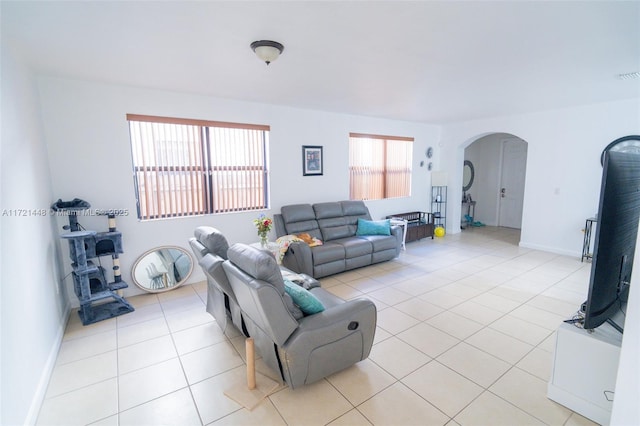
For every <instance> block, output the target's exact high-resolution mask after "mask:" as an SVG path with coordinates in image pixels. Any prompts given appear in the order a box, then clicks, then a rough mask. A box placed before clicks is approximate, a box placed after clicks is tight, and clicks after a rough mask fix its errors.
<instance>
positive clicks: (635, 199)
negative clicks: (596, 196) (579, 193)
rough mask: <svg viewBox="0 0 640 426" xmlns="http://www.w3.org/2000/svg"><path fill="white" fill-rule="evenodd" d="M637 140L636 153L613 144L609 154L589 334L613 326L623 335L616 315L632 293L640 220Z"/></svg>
mask: <svg viewBox="0 0 640 426" xmlns="http://www.w3.org/2000/svg"><path fill="white" fill-rule="evenodd" d="M627 138H629V137H626V138H621V139H625V141H626V145H627V146H628V144H629V142H633V141H630V140H628V139H627ZM635 138H636V139H637V140H636V142H637V144H638V145H637V147H636V148H633V144H632V149H627V150H620V151H618V150H615V144H614V143H612V144H610V145H609V146H608V147H607V148H612V149H605V151H604V153H603V163H604V164H603V171H602V183H601V187H600V203H599V206H598V217H597V225H596V234H595V245H594V252H593V259H592V265H591V277H590V280H589V293H588V296H587V301H586V302H585V303H584V305H583V310H584V322H583V327H584V328H585V329H594V328H597V327H599V326H600V325H602V324H603V323H605V322H608V323H610V324H611V325H612V326H613V327H614V328H616V329H617V330H618V331H620V332H622V331H623V325H622V324H618V323H616V322H615V321H613V320H612V316H614V315H615V314H617V313H618V312H620V311H621V309H622V307H623V306H624V304H625V303H626V300H627V297H628V294H629V285H630V281H631V271H632V267H633V257H634V253H635V247H636V238H637V234H638V221H639V220H640V151H639V150H638V149H640V136H636V137H635ZM614 142H616V141H614Z"/></svg>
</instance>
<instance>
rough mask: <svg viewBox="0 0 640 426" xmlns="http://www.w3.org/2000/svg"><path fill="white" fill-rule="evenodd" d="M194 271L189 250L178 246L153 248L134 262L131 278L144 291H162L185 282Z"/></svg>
mask: <svg viewBox="0 0 640 426" xmlns="http://www.w3.org/2000/svg"><path fill="white" fill-rule="evenodd" d="M192 272H193V259H192V258H191V255H190V254H189V252H188V251H187V250H185V249H183V248H182V247H178V246H162V247H156V248H153V249H151V250H149V251H147V252H145V253H143V254H142V256H140V257H139V258H138V260H136V263H134V264H133V269H132V270H131V278H133V282H134V283H135V284H136V285H137V286H138V287H140V288H141V289H142V290H144V291H148V292H150V293H161V292H163V291H169V290H173V289H174V288H178V287H180V286H181V285H182V284H184V283H185V282H186V281H187V279H188V278H189V276H191V273H192Z"/></svg>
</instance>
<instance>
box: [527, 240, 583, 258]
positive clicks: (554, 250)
mask: <svg viewBox="0 0 640 426" xmlns="http://www.w3.org/2000/svg"><path fill="white" fill-rule="evenodd" d="M519 245H520V247H524V248H530V249H534V250H540V251H546V252H549V253H555V254H561V255H563V256H571V257H576V258H578V259H581V257H582V253H581V252H579V251H575V250H561V249H559V248H557V247H550V246H543V245H540V244H531V243H528V242H526V241H520V244H519Z"/></svg>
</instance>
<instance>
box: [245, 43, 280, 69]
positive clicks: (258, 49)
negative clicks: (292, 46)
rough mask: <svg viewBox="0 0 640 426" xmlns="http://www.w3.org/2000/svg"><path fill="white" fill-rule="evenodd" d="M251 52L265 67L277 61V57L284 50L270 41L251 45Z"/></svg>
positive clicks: (278, 44)
mask: <svg viewBox="0 0 640 426" xmlns="http://www.w3.org/2000/svg"><path fill="white" fill-rule="evenodd" d="M251 50H253V51H254V52H255V53H256V55H257V56H258V58H260V59H261V60H263V61H264V62H265V63H266V64H267V65H269V64H270V63H271V62H273V61H275V60H276V59H278V56H280V54H281V53H282V51H283V50H284V46H283V45H282V44H280V43H278V42H277V41H271V40H258V41H254V42H253V43H251Z"/></svg>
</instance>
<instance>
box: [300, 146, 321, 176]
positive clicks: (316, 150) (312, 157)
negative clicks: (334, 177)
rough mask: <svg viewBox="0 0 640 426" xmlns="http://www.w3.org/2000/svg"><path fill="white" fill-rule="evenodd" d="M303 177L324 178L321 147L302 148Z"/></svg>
mask: <svg viewBox="0 0 640 426" xmlns="http://www.w3.org/2000/svg"><path fill="white" fill-rule="evenodd" d="M302 176H322V147H321V146H311V145H303V146H302Z"/></svg>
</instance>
